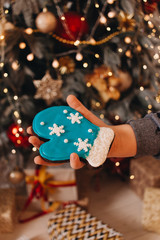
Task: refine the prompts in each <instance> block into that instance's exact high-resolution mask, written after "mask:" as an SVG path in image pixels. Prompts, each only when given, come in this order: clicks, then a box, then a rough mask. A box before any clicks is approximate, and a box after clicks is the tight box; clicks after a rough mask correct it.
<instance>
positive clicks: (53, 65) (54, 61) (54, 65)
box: [52, 59, 59, 68]
mask: <svg viewBox="0 0 160 240" xmlns="http://www.w3.org/2000/svg"><path fill="white" fill-rule="evenodd" d="M52 67H53V68H58V67H59V62H58V60H57V59H54V60H53V62H52Z"/></svg>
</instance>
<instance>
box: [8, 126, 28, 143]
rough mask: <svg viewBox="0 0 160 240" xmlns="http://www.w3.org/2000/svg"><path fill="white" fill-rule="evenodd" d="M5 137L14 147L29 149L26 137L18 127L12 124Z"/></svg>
mask: <svg viewBox="0 0 160 240" xmlns="http://www.w3.org/2000/svg"><path fill="white" fill-rule="evenodd" d="M7 136H8V138H9V139H10V141H11V142H12V143H13V144H14V146H15V147H29V146H30V143H29V142H28V136H27V135H26V134H25V131H24V129H23V128H22V127H20V126H19V125H17V124H15V123H13V124H11V125H10V126H9V128H8V130H7Z"/></svg>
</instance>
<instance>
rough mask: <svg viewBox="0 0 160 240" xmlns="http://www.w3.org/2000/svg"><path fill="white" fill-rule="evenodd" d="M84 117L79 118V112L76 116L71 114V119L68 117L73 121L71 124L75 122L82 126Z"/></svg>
mask: <svg viewBox="0 0 160 240" xmlns="http://www.w3.org/2000/svg"><path fill="white" fill-rule="evenodd" d="M82 118H83V117H82V116H79V113H78V112H77V113H76V114H75V115H74V114H73V113H70V117H67V119H70V120H71V123H72V124H74V123H75V122H76V123H78V124H80V123H81V121H80V119H82Z"/></svg>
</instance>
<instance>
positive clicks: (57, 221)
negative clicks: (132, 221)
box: [48, 204, 123, 240]
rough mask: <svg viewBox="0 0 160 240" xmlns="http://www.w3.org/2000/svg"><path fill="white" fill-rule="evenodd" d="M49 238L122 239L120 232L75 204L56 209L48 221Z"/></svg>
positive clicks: (53, 239)
mask: <svg viewBox="0 0 160 240" xmlns="http://www.w3.org/2000/svg"><path fill="white" fill-rule="evenodd" d="M48 233H49V237H50V240H55V239H59V240H63V239H101V240H107V239H110V240H111V239H112V240H122V239H123V238H122V234H121V233H119V232H117V231H115V230H114V229H113V228H111V227H109V226H108V225H107V224H104V223H103V222H101V221H100V220H98V219H97V218H96V217H94V216H92V215H91V214H89V213H87V212H86V211H85V210H83V209H82V208H80V207H78V206H77V205H75V204H70V205H66V206H65V207H64V208H63V209H61V210H59V211H57V213H56V214H54V215H53V216H52V217H51V218H50V219H49V222H48Z"/></svg>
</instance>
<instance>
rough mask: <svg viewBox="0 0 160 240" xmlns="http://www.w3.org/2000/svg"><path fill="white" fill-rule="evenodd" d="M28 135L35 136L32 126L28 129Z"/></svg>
mask: <svg viewBox="0 0 160 240" xmlns="http://www.w3.org/2000/svg"><path fill="white" fill-rule="evenodd" d="M27 133H28V134H30V135H33V131H32V127H31V126H30V127H28V128H27Z"/></svg>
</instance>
